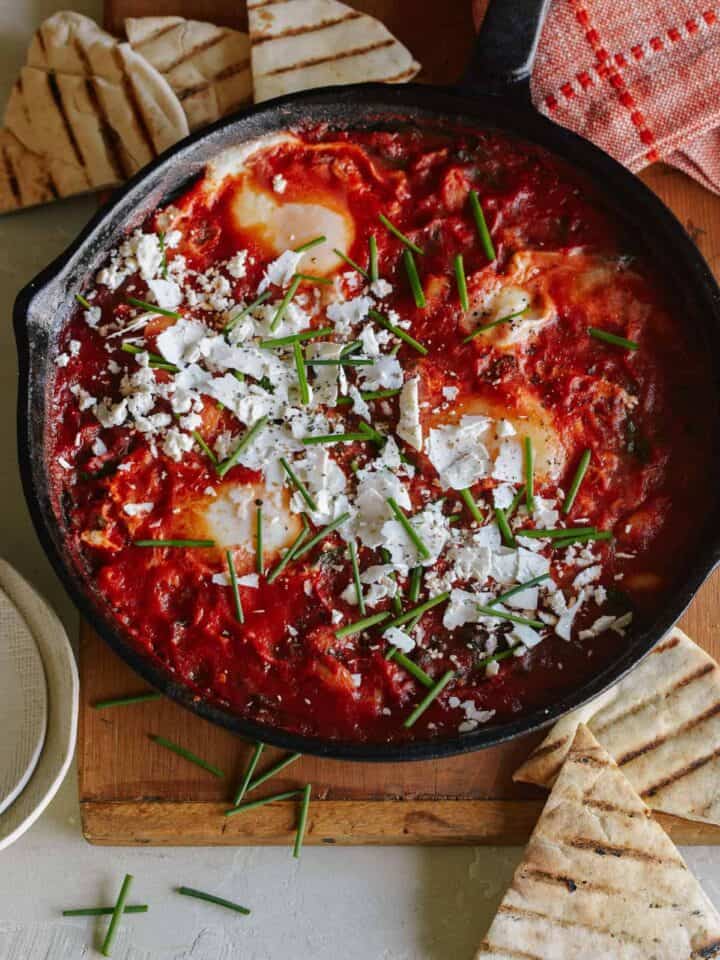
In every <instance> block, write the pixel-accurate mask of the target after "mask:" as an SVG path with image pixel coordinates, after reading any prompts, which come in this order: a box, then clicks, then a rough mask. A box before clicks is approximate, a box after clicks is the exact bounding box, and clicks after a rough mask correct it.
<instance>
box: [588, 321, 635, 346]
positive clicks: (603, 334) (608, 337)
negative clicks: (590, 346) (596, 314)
mask: <svg viewBox="0 0 720 960" xmlns="http://www.w3.org/2000/svg"><path fill="white" fill-rule="evenodd" d="M587 332H588V334H589V335H590V336H591V337H594V338H595V339H596V340H602V341H603V342H604V343H609V344H612V346H614V347H624V348H625V349H626V350H639V349H640V344H639V343H638V342H637V341H636V340H627V339H626V338H625V337H618V336H617V334H615V333H610V332H609V331H607V330H601V329H600V328H599V327H588V328H587Z"/></svg>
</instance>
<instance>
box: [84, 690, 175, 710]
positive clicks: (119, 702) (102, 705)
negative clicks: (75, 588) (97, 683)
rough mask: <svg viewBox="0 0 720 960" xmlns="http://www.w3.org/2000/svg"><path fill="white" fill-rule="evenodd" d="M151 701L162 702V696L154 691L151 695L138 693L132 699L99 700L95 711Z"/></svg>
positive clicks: (94, 705) (95, 705)
mask: <svg viewBox="0 0 720 960" xmlns="http://www.w3.org/2000/svg"><path fill="white" fill-rule="evenodd" d="M151 700H162V694H161V693H157V691H155V690H153V691H151V692H149V693H136V694H133V695H132V696H130V697H114V698H113V699H111V700H97V701H96V702H95V703H94V704H93V710H106V709H107V708H108V707H126V706H129V705H130V704H132V703H148V702H150V701H151Z"/></svg>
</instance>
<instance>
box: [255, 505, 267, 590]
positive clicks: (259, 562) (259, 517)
mask: <svg viewBox="0 0 720 960" xmlns="http://www.w3.org/2000/svg"><path fill="white" fill-rule="evenodd" d="M255 572H256V573H259V574H260V576H262V575H263V574H264V573H265V563H264V562H263V508H262V505H259V506H257V507H256V508H255Z"/></svg>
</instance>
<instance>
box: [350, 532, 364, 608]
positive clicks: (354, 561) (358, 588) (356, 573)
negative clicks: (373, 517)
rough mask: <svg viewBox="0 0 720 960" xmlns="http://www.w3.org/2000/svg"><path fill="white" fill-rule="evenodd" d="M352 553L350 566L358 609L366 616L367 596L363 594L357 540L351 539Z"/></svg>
mask: <svg viewBox="0 0 720 960" xmlns="http://www.w3.org/2000/svg"><path fill="white" fill-rule="evenodd" d="M348 552H349V553H350V566H351V567H352V575H353V584H354V585H355V597H356V599H357V605H358V610H359V611H360V613H361V614H362V615H363V616H365V597H364V596H363V591H362V584H361V583H360V567H359V566H358V557H357V548H356V546H355V541H354V540H351V541H350V543H349V545H348Z"/></svg>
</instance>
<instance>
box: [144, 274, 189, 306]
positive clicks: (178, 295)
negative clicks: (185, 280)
mask: <svg viewBox="0 0 720 960" xmlns="http://www.w3.org/2000/svg"><path fill="white" fill-rule="evenodd" d="M148 289H149V291H150V293H151V294H152V297H153V303H154V304H155V305H156V306H158V307H160V308H161V309H163V310H175V308H176V307H179V306H180V304H181V303H182V290H181V289H180V287H179V286H178V285H177V283H175V281H174V280H148Z"/></svg>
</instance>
